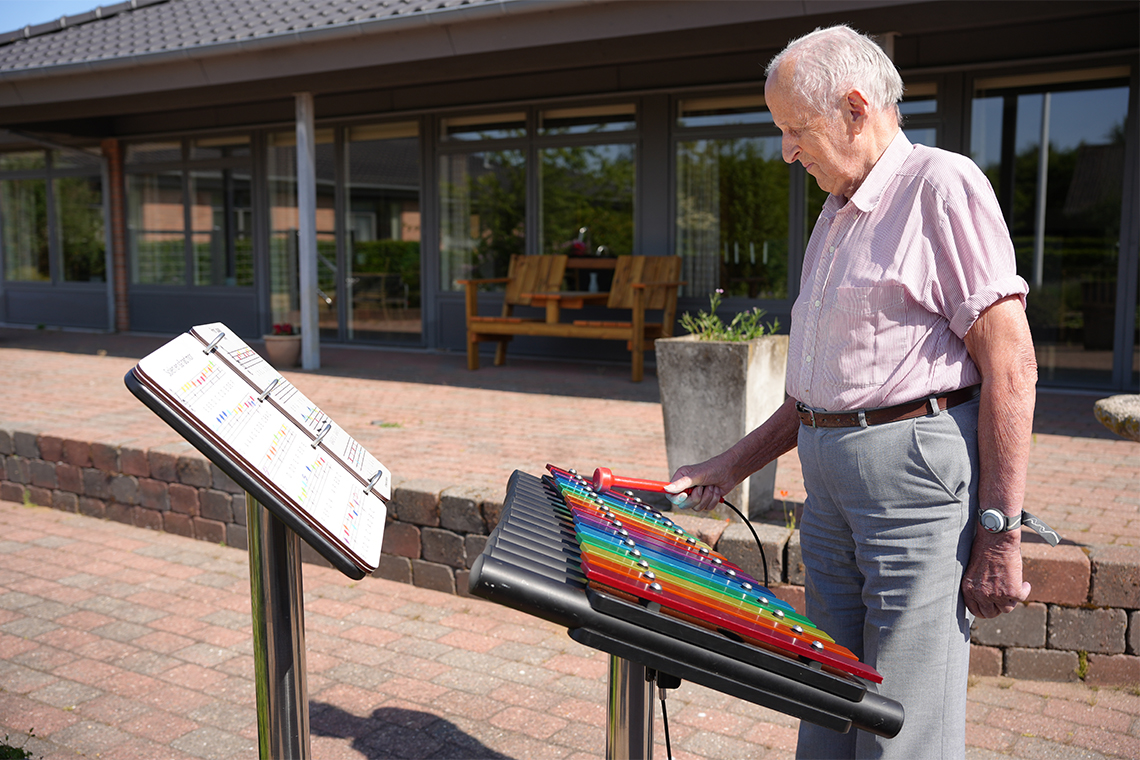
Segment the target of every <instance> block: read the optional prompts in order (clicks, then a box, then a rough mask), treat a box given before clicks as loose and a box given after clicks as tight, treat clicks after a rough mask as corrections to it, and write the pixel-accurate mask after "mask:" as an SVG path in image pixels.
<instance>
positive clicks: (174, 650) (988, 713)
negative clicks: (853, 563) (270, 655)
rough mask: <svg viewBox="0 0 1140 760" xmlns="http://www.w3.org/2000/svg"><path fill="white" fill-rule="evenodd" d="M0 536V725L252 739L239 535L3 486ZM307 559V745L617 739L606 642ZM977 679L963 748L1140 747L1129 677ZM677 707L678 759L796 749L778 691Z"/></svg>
mask: <svg viewBox="0 0 1140 760" xmlns="http://www.w3.org/2000/svg"><path fill="white" fill-rule="evenodd" d="M0 536H2V537H3V538H0V735H6V736H8V737H9V742H10V743H11V744H13V745H15V746H24V747H26V748H27V749H29V750H31V751H32V752H33V753H34V755H35V756H36V757H39V758H43V760H63V759H64V758H75V757H90V758H94V757H113V758H117V759H118V760H130V759H132V758H139V759H143V760H191V759H193V758H197V759H201V758H217V759H218V760H237V759H240V758H254V757H256V756H257V749H256V738H257V718H256V714H255V710H254V695H255V685H254V681H253V656H252V645H251V641H250V635H251V634H250V613H249V564H248V559H247V555H246V554H245V552H244V551H241V550H239V549H234V548H230V547H224V546H217V545H214V544H210V543H207V542H204V541H195V540H193V539H189V538H183V537H180V536H174V535H170V534H166V533H160V532H157V531H151V530H146V529H143V528H136V527H133V526H129V525H122V524H120V523H114V522H110V521H105V520H98V519H95V518H91V517H86V516H83V515H77V514H71V513H67V512H60V511H57V510H51V509H48V508H44V507H29V506H24V505H20V504H14V503H11V502H0ZM303 567H304V569H303V584H304V592H305V632H306V644H307V655H306V659H307V662H306V672H307V675H308V694H309V699H310V716H311V745H312V751H313V757H316V758H322V759H327V760H339V759H341V758H344V759H346V760H347V759H349V758H352V759H360V758H514V759H517V760H521V759H522V758H538V759H543V760H545V759H546V758H569V759H574V760H577V759H579V758H597V757H601V756H603V755H604V751H605V735H604V724H605V701H606V656H605V655H603V654H602V653H600V652H597V651H594V650H591V649H587V648H584V647H582V646H580V645H578V644H576V643H574V642H573V641H572V640H571V639H570V638H569V637H568V636H567V635H566V633H565V631H564V630H562V629H560V628H558V627H557V626H554V625H552V624H550V623H546V622H544V621H541V620H538V619H536V618H533V617H530V616H528V615H524V614H522V613H519V612H515V611H513V610H509V609H506V608H503V607H500V606H498V605H494V604H491V603H489V602H484V601H482V600H479V599H471V598H465V597H460V596H456V595H453V594H444V593H440V592H437V591H430V590H427V589H422V588H417V587H415V586H410V585H407V584H403V583H394V582H391V581H385V580H382V579H377V578H369V579H367V580H366V581H365V582H361V583H357V582H353V581H351V580H349V579H348V578H346V577H345V576H343V575H341V574H340V573H338V572H337V571H335V570H331V569H328V568H324V567H318V566H314V565H308V564H306V565H304V566H303ZM969 700H970V701H969V711H968V719H969V729H968V738H967V742H968V755H967V756H968V757H969V758H971V760H990V759H991V758H997V757H1003V756H1013V757H1021V758H1057V759H1063V758H1135V757H1138V756H1140V694H1138V693H1137V689H1136V688H1133V689H1125V688H1100V689H1096V688H1091V687H1088V686H1085V685H1082V684H1071V683H1043V682H1036V681H1022V680H1016V681H1015V680H1011V679H1005V678H973V679H971V686H970V691H969ZM668 711H669V719H670V736H671V739H672V744H673V750H674V757H675V758H677V759H678V760H688V759H690V758H723V759H724V760H739V759H740V758H757V759H764V760H769V759H776V758H791V757H792V756H793V754H794V747H795V730H796V724H797V722H796V720H794V719H792V718H789V717H787V716H785V715H782V714H780V713H775V712H773V711H770V710H767V709H764V708H761V707H757V706H755V705H752V704H750V703H747V702H743V701H741V700H737V699H733V698H731V697H727V696H724V695H722V694H718V693H716V692H713V691H710V690H708V689H705V688H703V687H700V686H694V685H692V684H688V683H686V684H683V685H682V687H681V688H680V689H679V690H677V691H676V692H674V693H672V694H671V695H670V697H669V700H668ZM657 712H658V714H657V727H656V733H655V737H656V738H657V742H658V746H657V747H656V750H655V756H656V757H659V758H663V757H665V749H664V744H663V741H664V733H663V727H662V725H661V720H660V710H658V711H657ZM28 732H31V733H32V736H31V737H29V735H28Z"/></svg>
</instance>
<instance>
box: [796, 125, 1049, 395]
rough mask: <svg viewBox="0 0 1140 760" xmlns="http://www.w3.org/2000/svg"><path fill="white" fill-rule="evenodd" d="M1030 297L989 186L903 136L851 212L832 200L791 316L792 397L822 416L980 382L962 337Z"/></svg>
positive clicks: (967, 166) (967, 164) (970, 168)
mask: <svg viewBox="0 0 1140 760" xmlns="http://www.w3.org/2000/svg"><path fill="white" fill-rule="evenodd" d="M1028 291H1029V286H1028V285H1027V284H1026V282H1025V280H1023V279H1022V278H1021V277H1019V276H1018V275H1017V266H1016V262H1015V261H1014V255H1013V244H1012V242H1011V241H1010V237H1009V231H1008V230H1007V228H1006V225H1005V221H1004V220H1003V218H1002V214H1001V209H1000V207H999V206H998V202H997V198H996V197H995V196H994V192H993V188H991V187H990V183H989V180H988V179H987V178H986V176H985V175H984V174H982V172H981V171H980V170H979V169H978V167H977V166H975V165H974V163H973V162H972V161H971V160H970V159H968V158H966V157H965V156H961V155H958V154H956V153H950V152H947V151H944V150H938V149H936V148H927V147H925V146H922V145H912V144H911V142H910V141H909V140H908V139H907V138H906V136H904V135H903V133H902V132H901V131H900V132H899V133H898V135H897V136H896V137H895V139H894V140H893V141H892V142H891V144H890V146H889V147H888V148H887V150H886V151H885V152H884V153H883V155H882V157H881V158H880V159H879V161H878V162H877V163H876V164H875V166H874V168H873V169H872V170H871V172H870V173H869V174H868V175H867V178H866V179H865V180H864V181H863V183H862V185H860V186H859V189H858V190H856V191H855V194H854V195H853V196H852V197H851V199H850V200H849V201H848V202H847V203H843V199H842V198H841V197H839V196H835V195H832V196H829V197H828V199H827V202H826V203H825V204H824V206H823V211H822V213H821V214H820V217H819V221H817V222H816V225H815V230H814V231H813V232H812V235H811V239H810V240H809V241H808V246H807V251H806V252H805V254H804V268H803V275H802V277H801V280H800V295H799V298H797V299H796V302H795V305H794V306H793V307H792V326H791V336H790V342H789V347H788V372H787V391H788V394H789V395H791V396H792V397H793V398H795V399H796V400H798V401H802V402H803V403H804V404H806V405H808V406H810V407H813V408H815V409H820V410H828V411H843V410H850V409H869V408H875V407H880V406H890V405H892V404H899V403H902V402H904V401H911V400H913V399H916V398H922V397H924V396H928V395H931V394H937V393H942V392H945V391H952V390H955V389H957V388H961V387H964V386H968V385H973V384H975V383H978V382H980V381H981V373H980V372H979V371H978V368H977V367H976V366H975V365H974V362H973V360H971V359H970V356H969V354H968V353H967V351H966V344H965V343H964V342H963V338H964V337H965V335H966V333H967V332H968V331H969V329H970V327H971V326H972V325H973V324H974V321H975V320H976V319H977V318H978V316H979V315H980V314H981V313H982V312H983V311H984V310H985V309H986V308H987V307H989V306H990V305H992V304H993V303H995V302H996V301H998V300H999V299H1001V298H1004V297H1006V296H1010V295H1015V294H1016V295H1020V296H1021V299H1022V305H1023V306H1024V303H1025V294H1026V293H1027V292H1028Z"/></svg>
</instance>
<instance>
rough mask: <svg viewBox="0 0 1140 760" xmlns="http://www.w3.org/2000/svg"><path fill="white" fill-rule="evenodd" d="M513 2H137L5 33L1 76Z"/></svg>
mask: <svg viewBox="0 0 1140 760" xmlns="http://www.w3.org/2000/svg"><path fill="white" fill-rule="evenodd" d="M499 2H512V0H357V1H356V2H345V0H266V1H264V2H251V1H250V0H135V2H134V5H135V6H136V7H134V8H132V7H131V5H132V3H130V2H121V3H115V4H113V5H107V6H103V7H101V8H99V9H98V10H99V12H100V16H101V17H100V18H96V17H95V12H94V11H90V12H87V13H82V14H78V15H76V16H72V17H65V18H63V19H59V20H56V21H52V22H49V23H46V24H39V25H37V26H35V27H30V28H25V29H20V30H16V31H13V32H8V33H6V34H4V33H0V76H3V74H4V73H5V72H15V71H27V70H34V69H38V68H48V67H52V66H61V65H67V64H79V63H84V62H87V61H99V60H108V59H113V58H120V57H121V58H126V57H131V56H138V55H145V54H147V53H156V52H159V51H162V50H172V49H192V48H194V47H199V46H205V45H211V44H216V43H219V42H226V41H233V40H240V39H246V38H251V37H268V36H271V35H285V34H289V33H291V32H295V31H298V30H306V29H319V28H325V27H328V28H335V27H338V26H344V25H348V24H353V23H360V22H363V21H368V20H374V19H385V18H397V17H406V16H411V15H416V14H429V13H435V12H439V11H446V10H448V9H451V8H456V7H461V6H465V5H468V6H469V5H481V4H488V3H499Z"/></svg>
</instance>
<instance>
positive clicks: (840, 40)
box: [764, 24, 903, 119]
mask: <svg viewBox="0 0 1140 760" xmlns="http://www.w3.org/2000/svg"><path fill="white" fill-rule="evenodd" d="M784 63H792V64H794V66H795V69H794V72H793V73H792V81H791V82H790V85H791V89H792V91H794V92H795V93H796V94H797V95H799V96H800V97H801V98H803V99H804V102H805V103H807V105H808V106H809V107H811V108H812V109H813V110H814V111H815V112H816V113H819V114H826V113H829V112H831V111H833V110H835V109H837V108H841V107H842V103H843V100H844V98H846V97H847V93H849V92H851V90H858V91H859V92H861V93H862V94H863V97H865V98H866V99H867V103H868V105H870V107H871V108H872V109H875V110H878V111H885V112H887V113H893V114H894V115H895V118H896V119H898V117H899V112H898V105H897V104H898V102H899V101H900V100H902V95H903V81H902V77H901V76H899V72H898V70H897V69H895V65H894V64H893V63H891V59H890V58H888V57H887V54H886V53H885V52H883V49H882V48H881V47H879V46H878V45H877V44H875V41H874V40H872V39H871V38H870V37H868V36H866V35H863V34H860V33H858V32H856V31H855V30H854V29H852V28H851V27H849V26H846V25H842V24H841V25H839V26H832V27H828V28H826V29H816V30H815V31H814V32H812V33H810V34H805V35H804V36H803V37H800V38H798V39H794V40H792V41H791V42H789V43H788V46H787V47H785V48H784V49H783V50H782V51H781V52H780V53H779V54H777V55H776V57H775V58H773V59H772V61H771V62H770V63H769V64H768V68H767V69H765V72H764V73H765V75H766V76H768V77H771V76H772V75H773V74H775V73H776V72H777V71H778V70H779V68H780V67H781V66H782V65H783V64H784Z"/></svg>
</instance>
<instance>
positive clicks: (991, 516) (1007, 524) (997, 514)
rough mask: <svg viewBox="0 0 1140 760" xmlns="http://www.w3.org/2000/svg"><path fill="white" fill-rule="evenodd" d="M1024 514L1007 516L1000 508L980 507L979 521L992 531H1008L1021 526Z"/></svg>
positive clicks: (983, 526)
mask: <svg viewBox="0 0 1140 760" xmlns="http://www.w3.org/2000/svg"><path fill="white" fill-rule="evenodd" d="M1024 514H1025V513H1024V512H1022V514H1021V515H1012V516H1007V515H1006V514H1005V513H1004V512H1002V511H1001V510H1000V509H986V510H981V509H979V510H978V521H979V524H980V525H981V526H982V528H984V529H985V530H987V531H989V532H990V533H1008V532H1009V531H1011V530H1017V529H1018V528H1020V527H1021V517H1022V515H1024Z"/></svg>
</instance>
